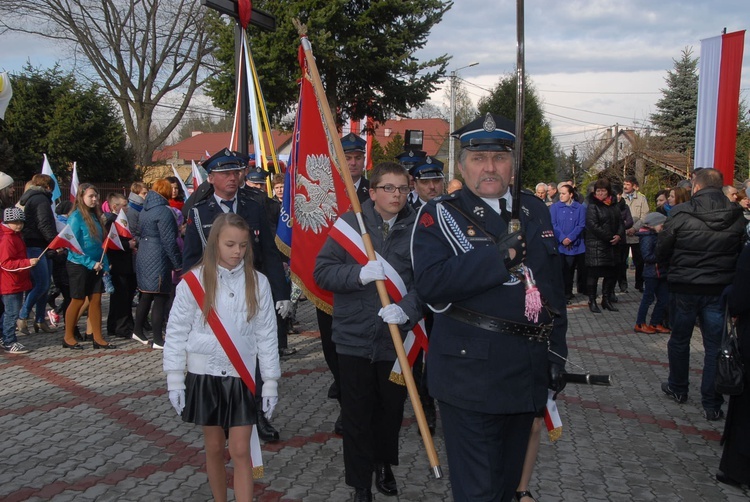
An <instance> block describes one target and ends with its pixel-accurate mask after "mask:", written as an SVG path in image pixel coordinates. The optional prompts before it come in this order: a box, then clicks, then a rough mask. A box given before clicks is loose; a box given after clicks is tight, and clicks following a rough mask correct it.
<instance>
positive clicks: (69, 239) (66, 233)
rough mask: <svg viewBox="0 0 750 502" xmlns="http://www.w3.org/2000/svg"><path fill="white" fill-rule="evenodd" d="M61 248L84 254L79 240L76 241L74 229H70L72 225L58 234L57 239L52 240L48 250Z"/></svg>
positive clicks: (65, 227) (66, 226)
mask: <svg viewBox="0 0 750 502" xmlns="http://www.w3.org/2000/svg"><path fill="white" fill-rule="evenodd" d="M61 248H66V249H70V250H71V251H73V252H74V253H78V254H83V251H82V250H81V245H80V244H79V243H78V239H76V236H75V235H74V234H73V229H71V228H70V225H65V226H64V227H63V229H62V230H61V231H60V233H59V234H57V237H55V238H54V239H52V242H50V244H49V246H47V249H61Z"/></svg>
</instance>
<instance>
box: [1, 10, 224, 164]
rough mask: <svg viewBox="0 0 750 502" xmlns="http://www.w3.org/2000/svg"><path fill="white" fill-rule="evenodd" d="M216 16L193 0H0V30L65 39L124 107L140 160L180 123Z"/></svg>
mask: <svg viewBox="0 0 750 502" xmlns="http://www.w3.org/2000/svg"><path fill="white" fill-rule="evenodd" d="M215 22H217V17H216V15H215V14H210V13H209V12H208V9H206V8H205V7H202V6H201V5H200V3H199V2H197V1H195V0H2V2H0V33H2V32H4V31H9V30H10V31H16V32H21V33H28V34H33V35H39V36H42V37H46V38H49V39H52V40H56V41H59V42H60V43H66V44H70V46H71V48H72V50H73V51H74V53H75V55H76V56H79V55H82V56H83V58H84V60H85V61H86V62H87V63H88V64H87V66H90V68H91V69H93V74H92V75H95V77H94V78H95V80H97V81H98V82H99V83H100V84H101V85H102V86H103V87H104V88H105V89H106V90H107V92H108V93H109V94H110V95H111V96H112V97H113V98H114V100H115V101H116V102H117V104H118V105H119V106H120V109H121V111H122V118H123V121H124V123H125V130H126V132H127V135H128V138H129V140H130V142H131V145H132V147H133V150H134V154H135V161H136V163H137V164H139V165H147V164H150V163H151V155H152V153H153V152H154V150H155V149H156V148H157V147H158V146H159V145H160V144H162V143H163V142H164V140H165V139H166V138H167V137H168V136H169V134H170V133H171V132H172V130H173V129H174V128H175V127H177V125H178V124H179V123H180V120H181V118H182V116H183V114H184V113H185V111H186V110H187V108H188V105H189V104H190V100H191V99H192V97H193V94H194V93H195V91H196V89H198V88H199V87H200V86H201V85H203V83H204V82H205V81H206V79H207V78H209V77H211V76H213V75H214V74H215V70H214V69H213V68H212V67H210V66H209V65H208V63H209V62H210V54H211V51H212V50H213V42H212V41H211V38H210V36H209V32H210V30H211V23H215ZM165 98H169V99H168V101H169V102H170V105H169V108H170V111H169V113H168V114H162V115H166V116H168V117H169V119H168V121H167V123H166V125H165V126H164V127H161V128H159V131H158V132H156V133H152V130H153V129H152V124H153V120H154V112H155V108H156V107H157V106H159V105H160V103H162V104H163V101H164V100H165Z"/></svg>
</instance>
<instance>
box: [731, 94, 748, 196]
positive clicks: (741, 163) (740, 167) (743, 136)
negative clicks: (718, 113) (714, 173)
mask: <svg viewBox="0 0 750 502" xmlns="http://www.w3.org/2000/svg"><path fill="white" fill-rule="evenodd" d="M735 152H736V153H735V156H734V179H735V180H736V181H744V180H746V179H750V112H748V109H747V104H746V103H745V102H744V101H742V102H740V111H739V117H738V118H737V147H736V149H735Z"/></svg>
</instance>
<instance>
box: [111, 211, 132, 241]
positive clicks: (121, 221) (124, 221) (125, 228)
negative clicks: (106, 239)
mask: <svg viewBox="0 0 750 502" xmlns="http://www.w3.org/2000/svg"><path fill="white" fill-rule="evenodd" d="M114 226H115V227H116V228H117V234H118V235H120V236H121V237H125V238H126V239H132V238H133V233H132V232H131V231H130V226H129V225H128V217H127V215H126V214H125V210H124V209H122V208H120V212H118V213H117V219H115V224H114Z"/></svg>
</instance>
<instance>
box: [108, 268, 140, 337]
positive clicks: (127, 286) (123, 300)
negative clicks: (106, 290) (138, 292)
mask: <svg viewBox="0 0 750 502" xmlns="http://www.w3.org/2000/svg"><path fill="white" fill-rule="evenodd" d="M112 284H113V285H114V287H115V292H114V293H112V294H111V295H110V297H109V314H108V315H107V334H108V335H109V336H122V337H126V338H130V335H132V334H133V327H134V326H135V320H134V319H133V297H134V296H135V289H136V287H137V282H136V277H135V274H112Z"/></svg>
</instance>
